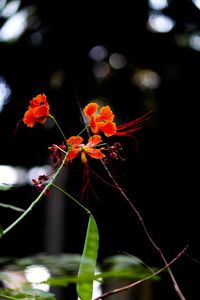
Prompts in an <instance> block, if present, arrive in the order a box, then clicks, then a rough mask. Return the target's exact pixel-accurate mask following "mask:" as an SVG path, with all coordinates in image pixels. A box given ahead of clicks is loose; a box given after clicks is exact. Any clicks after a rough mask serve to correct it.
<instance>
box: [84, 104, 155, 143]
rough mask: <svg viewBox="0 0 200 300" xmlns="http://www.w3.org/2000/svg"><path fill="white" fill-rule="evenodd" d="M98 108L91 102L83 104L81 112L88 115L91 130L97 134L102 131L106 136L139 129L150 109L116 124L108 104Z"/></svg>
mask: <svg viewBox="0 0 200 300" xmlns="http://www.w3.org/2000/svg"><path fill="white" fill-rule="evenodd" d="M98 109H99V105H98V104H97V103H94V102H92V103H89V104H88V105H86V106H85V108H84V109H83V113H84V115H85V116H86V117H89V124H90V128H91V130H92V132H93V133H95V134H97V133H99V132H100V131H102V132H103V133H104V134H105V136H107V137H109V136H113V135H126V136H132V134H133V133H134V132H136V131H138V130H140V129H141V128H142V127H143V126H144V122H146V121H147V120H148V119H149V115H150V114H151V111H150V112H148V113H146V114H144V115H143V116H141V117H139V118H136V119H134V120H132V121H130V122H127V123H124V124H122V125H116V123H114V122H113V120H114V117H115V115H114V114H113V112H112V110H111V109H110V106H108V105H106V106H103V107H102V108H101V109H100V112H99V113H98Z"/></svg>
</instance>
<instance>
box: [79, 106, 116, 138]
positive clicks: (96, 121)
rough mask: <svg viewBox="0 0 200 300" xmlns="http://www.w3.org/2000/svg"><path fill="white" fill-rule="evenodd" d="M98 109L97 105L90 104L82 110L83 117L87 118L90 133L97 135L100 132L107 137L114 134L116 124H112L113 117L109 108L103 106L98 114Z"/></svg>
mask: <svg viewBox="0 0 200 300" xmlns="http://www.w3.org/2000/svg"><path fill="white" fill-rule="evenodd" d="M98 108H99V105H98V104H97V103H93V102H92V103H89V104H88V105H86V106H85V108H84V109H83V113H84V115H85V116H86V117H89V122H90V127H91V130H92V132H93V133H95V134H98V133H99V132H100V131H102V132H103V133H104V134H105V136H107V137H109V136H112V135H114V134H116V124H115V123H114V122H113V120H114V117H115V116H114V114H113V112H112V110H111V109H110V106H108V105H106V106H103V107H102V108H101V109H100V112H99V113H98Z"/></svg>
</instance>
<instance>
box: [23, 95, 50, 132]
mask: <svg viewBox="0 0 200 300" xmlns="http://www.w3.org/2000/svg"><path fill="white" fill-rule="evenodd" d="M49 109H50V107H49V104H48V102H47V100H46V95H45V94H39V95H37V96H36V97H35V98H33V99H32V100H30V102H29V107H28V110H27V111H26V112H25V114H24V117H23V122H24V123H25V124H26V125H27V126H28V127H33V126H34V125H35V123H36V122H38V123H40V124H44V123H45V122H46V119H47V117H48V116H49V115H50V114H49Z"/></svg>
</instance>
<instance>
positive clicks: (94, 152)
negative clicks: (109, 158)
mask: <svg viewBox="0 0 200 300" xmlns="http://www.w3.org/2000/svg"><path fill="white" fill-rule="evenodd" d="M101 141H102V139H101V136H100V135H93V136H92V137H90V138H89V140H88V143H87V144H86V145H85V144H83V143H82V142H83V138H82V137H81V136H71V137H70V138H69V139H68V140H67V145H68V146H69V153H68V155H67V161H71V160H73V159H74V158H75V157H77V156H78V155H79V154H81V160H82V162H83V163H86V162H87V157H86V154H87V155H89V156H90V157H92V158H96V159H100V158H103V157H105V155H104V154H103V153H102V152H101V150H100V149H96V146H97V145H98V144H99V143H100V142H101Z"/></svg>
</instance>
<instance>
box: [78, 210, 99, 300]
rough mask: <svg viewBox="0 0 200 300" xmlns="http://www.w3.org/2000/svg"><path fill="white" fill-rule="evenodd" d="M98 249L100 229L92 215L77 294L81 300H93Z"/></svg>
mask: <svg viewBox="0 0 200 300" xmlns="http://www.w3.org/2000/svg"><path fill="white" fill-rule="evenodd" d="M98 248H99V234H98V228H97V225H96V222H95V219H94V217H93V216H92V215H90V218H89V222H88V228H87V234H86V239H85V244H84V249H83V254H82V259H81V264H80V267H79V272H78V283H77V293H78V295H79V297H80V299H81V300H91V299H92V291H93V280H94V274H95V270H96V262H97V255H98Z"/></svg>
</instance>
